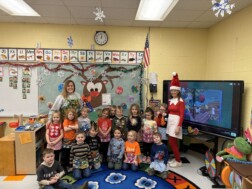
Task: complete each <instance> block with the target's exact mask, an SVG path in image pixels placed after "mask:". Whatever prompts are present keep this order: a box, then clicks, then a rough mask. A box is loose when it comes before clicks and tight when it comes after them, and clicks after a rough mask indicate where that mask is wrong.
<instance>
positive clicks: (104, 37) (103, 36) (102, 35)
mask: <svg viewBox="0 0 252 189" xmlns="http://www.w3.org/2000/svg"><path fill="white" fill-rule="evenodd" d="M94 40H95V42H96V44H97V45H105V44H106V43H107V42H108V34H107V33H106V32H105V31H96V33H95V36H94Z"/></svg>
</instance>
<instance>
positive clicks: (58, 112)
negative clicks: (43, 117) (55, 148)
mask: <svg viewBox="0 0 252 189" xmlns="http://www.w3.org/2000/svg"><path fill="white" fill-rule="evenodd" d="M54 114H58V115H59V118H60V120H59V123H61V122H62V119H61V113H60V111H59V110H55V111H53V112H52V116H51V119H50V122H51V123H53V115H54Z"/></svg>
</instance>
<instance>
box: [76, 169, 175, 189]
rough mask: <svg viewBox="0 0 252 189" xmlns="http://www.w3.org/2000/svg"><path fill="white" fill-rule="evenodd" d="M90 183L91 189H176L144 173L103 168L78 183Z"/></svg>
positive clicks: (162, 180)
mask: <svg viewBox="0 0 252 189" xmlns="http://www.w3.org/2000/svg"><path fill="white" fill-rule="evenodd" d="M85 181H88V185H89V189H98V188H99V189H139V188H143V189H147V188H148V189H152V188H158V189H175V187H173V186H172V185H171V184H169V183H168V182H166V181H165V180H164V179H161V178H160V177H158V176H149V175H148V174H147V173H146V172H144V171H140V170H139V171H137V172H133V171H131V170H119V171H115V170H109V169H107V168H106V167H102V168H101V169H100V170H98V171H96V172H93V173H92V175H91V177H89V178H85V179H82V180H79V181H76V182H75V184H77V185H81V184H83V183H84V182H85Z"/></svg>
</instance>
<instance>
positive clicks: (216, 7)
mask: <svg viewBox="0 0 252 189" xmlns="http://www.w3.org/2000/svg"><path fill="white" fill-rule="evenodd" d="M229 1H230V0H220V2H217V1H216V0H212V4H213V7H212V10H213V11H214V12H215V11H216V13H215V16H216V17H218V16H219V14H220V15H221V16H222V17H224V14H225V12H226V13H227V14H231V13H232V11H231V10H232V9H233V8H234V7H235V4H234V3H233V4H229Z"/></svg>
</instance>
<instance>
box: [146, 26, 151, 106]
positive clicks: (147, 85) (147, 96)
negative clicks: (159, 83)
mask: <svg viewBox="0 0 252 189" xmlns="http://www.w3.org/2000/svg"><path fill="white" fill-rule="evenodd" d="M148 40H149V44H150V27H149V28H148ZM149 62H150V48H149ZM149 64H150V63H149ZM146 83H147V84H146V90H147V91H146V104H145V107H148V105H149V65H148V66H147V72H146Z"/></svg>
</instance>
